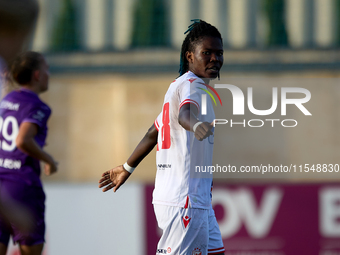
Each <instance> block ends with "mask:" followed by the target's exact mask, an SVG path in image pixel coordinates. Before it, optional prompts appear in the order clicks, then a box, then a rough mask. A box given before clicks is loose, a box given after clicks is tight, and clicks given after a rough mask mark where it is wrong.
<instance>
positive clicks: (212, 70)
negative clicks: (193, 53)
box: [207, 66, 220, 75]
mask: <svg viewBox="0 0 340 255" xmlns="http://www.w3.org/2000/svg"><path fill="white" fill-rule="evenodd" d="M207 71H208V72H209V73H211V74H216V75H217V74H218V72H219V71H220V68H219V67H218V66H212V67H209V68H207Z"/></svg>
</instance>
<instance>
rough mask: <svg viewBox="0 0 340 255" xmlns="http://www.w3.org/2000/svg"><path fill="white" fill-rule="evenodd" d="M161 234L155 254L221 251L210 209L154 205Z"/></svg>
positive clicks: (205, 253)
mask: <svg viewBox="0 0 340 255" xmlns="http://www.w3.org/2000/svg"><path fill="white" fill-rule="evenodd" d="M154 210H155V214H156V218H157V222H158V226H159V227H160V228H161V229H162V231H163V234H162V237H161V239H160V240H159V242H158V245H157V252H156V254H173V255H207V254H218V253H222V252H224V246H223V242H222V237H221V232H220V229H219V227H218V224H217V221H216V217H215V213H214V210H213V209H212V207H211V208H210V209H196V208H181V207H174V206H165V205H156V204H154Z"/></svg>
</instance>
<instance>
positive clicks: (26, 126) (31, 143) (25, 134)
mask: <svg viewBox="0 0 340 255" xmlns="http://www.w3.org/2000/svg"><path fill="white" fill-rule="evenodd" d="M37 133H38V125H37V124H34V123H31V122H23V123H22V124H21V125H20V128H19V133H18V136H17V138H16V140H15V143H16V146H17V148H18V149H19V150H21V151H22V152H24V153H26V154H28V155H29V156H31V157H33V158H36V159H39V160H42V161H43V162H45V169H44V170H45V174H46V175H50V174H53V173H55V172H56V171H57V164H56V162H55V161H54V159H53V158H52V156H51V155H49V154H48V153H46V152H45V151H44V150H43V149H42V148H41V147H40V146H39V144H37V142H36V141H35V139H34V137H35V136H36V135H37Z"/></svg>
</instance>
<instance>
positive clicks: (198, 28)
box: [179, 19, 222, 76]
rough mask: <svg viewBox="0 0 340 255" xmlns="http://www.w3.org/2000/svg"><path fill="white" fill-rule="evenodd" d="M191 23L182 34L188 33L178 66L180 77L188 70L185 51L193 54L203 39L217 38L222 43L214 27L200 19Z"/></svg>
mask: <svg viewBox="0 0 340 255" xmlns="http://www.w3.org/2000/svg"><path fill="white" fill-rule="evenodd" d="M191 21H193V23H192V24H191V25H190V26H189V27H188V30H187V31H185V33H184V34H186V33H188V32H189V33H188V34H187V36H186V37H185V39H184V41H183V44H182V50H181V61H180V66H179V75H180V76H181V75H182V74H184V73H186V72H187V71H188V70H189V62H188V60H187V58H186V56H185V53H186V52H187V51H189V52H194V50H195V47H196V45H197V44H198V43H199V42H200V41H201V40H202V38H203V37H205V36H210V37H217V38H219V39H221V42H222V36H221V34H220V32H219V31H218V30H217V28H216V27H214V26H212V25H211V24H209V23H207V22H205V21H203V20H200V19H194V20H191Z"/></svg>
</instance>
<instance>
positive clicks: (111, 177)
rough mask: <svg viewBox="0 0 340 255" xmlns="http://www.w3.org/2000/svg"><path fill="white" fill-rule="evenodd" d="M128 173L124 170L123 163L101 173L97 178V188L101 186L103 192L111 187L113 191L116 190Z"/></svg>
mask: <svg viewBox="0 0 340 255" xmlns="http://www.w3.org/2000/svg"><path fill="white" fill-rule="evenodd" d="M130 175H131V174H130V173H129V172H128V171H126V170H125V169H124V167H123V165H120V166H117V167H115V168H113V169H111V170H109V171H106V172H104V173H103V174H102V178H101V179H100V180H99V186H98V187H99V188H103V192H106V191H108V190H110V189H112V188H113V192H116V191H117V190H118V189H119V187H120V186H122V185H123V184H124V182H125V181H126V180H127V179H128V178H129V177H130Z"/></svg>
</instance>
